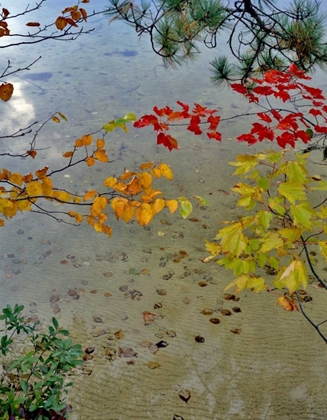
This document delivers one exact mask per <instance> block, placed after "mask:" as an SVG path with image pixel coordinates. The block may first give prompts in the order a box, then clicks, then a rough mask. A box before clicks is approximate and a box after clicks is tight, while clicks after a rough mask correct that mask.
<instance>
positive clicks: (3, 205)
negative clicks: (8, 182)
mask: <svg viewBox="0 0 327 420" xmlns="http://www.w3.org/2000/svg"><path fill="white" fill-rule="evenodd" d="M17 211H18V204H17V202H15V201H13V200H9V199H8V198H0V213H2V214H3V215H4V216H5V217H6V218H7V217H9V218H12V217H13V216H15V214H16V213H17Z"/></svg>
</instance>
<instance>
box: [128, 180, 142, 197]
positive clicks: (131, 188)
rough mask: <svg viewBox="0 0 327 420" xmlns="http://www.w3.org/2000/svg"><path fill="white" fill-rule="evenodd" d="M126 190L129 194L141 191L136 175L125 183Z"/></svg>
mask: <svg viewBox="0 0 327 420" xmlns="http://www.w3.org/2000/svg"><path fill="white" fill-rule="evenodd" d="M126 192H128V193H129V194H130V195H137V194H139V193H140V192H141V187H140V183H139V180H138V179H137V178H136V177H134V178H133V179H132V180H131V182H130V183H129V184H128V185H127V190H126Z"/></svg>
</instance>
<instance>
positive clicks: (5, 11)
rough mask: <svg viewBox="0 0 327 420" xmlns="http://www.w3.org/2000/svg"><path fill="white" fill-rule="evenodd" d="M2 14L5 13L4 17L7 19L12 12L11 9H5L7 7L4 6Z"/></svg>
mask: <svg viewBox="0 0 327 420" xmlns="http://www.w3.org/2000/svg"><path fill="white" fill-rule="evenodd" d="M2 14H3V17H4V19H6V17H7V16H8V15H10V12H9V10H8V9H5V8H4V7H3V8H2Z"/></svg>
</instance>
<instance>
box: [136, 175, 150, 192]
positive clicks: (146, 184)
mask: <svg viewBox="0 0 327 420" xmlns="http://www.w3.org/2000/svg"><path fill="white" fill-rule="evenodd" d="M138 178H139V182H140V185H141V188H142V189H143V191H144V192H145V193H146V194H149V193H150V192H151V186H152V176H151V175H150V174H149V173H148V172H143V173H139V174H138Z"/></svg>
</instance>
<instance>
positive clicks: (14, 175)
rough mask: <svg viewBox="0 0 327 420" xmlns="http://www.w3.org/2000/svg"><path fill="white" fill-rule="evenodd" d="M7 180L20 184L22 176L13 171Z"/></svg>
mask: <svg viewBox="0 0 327 420" xmlns="http://www.w3.org/2000/svg"><path fill="white" fill-rule="evenodd" d="M9 181H10V182H12V183H13V184H16V185H22V183H23V177H22V175H21V174H20V173H18V172H14V173H12V174H10V176H9Z"/></svg>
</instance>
